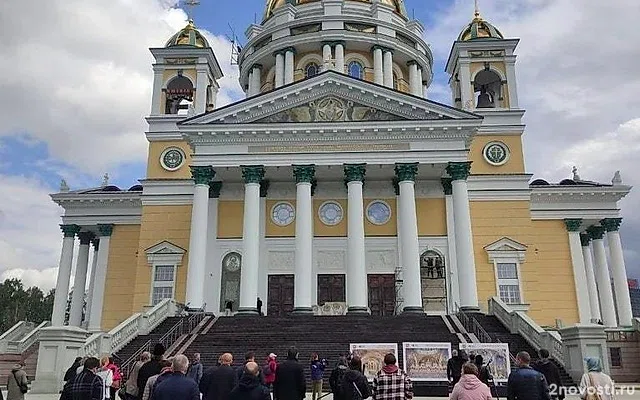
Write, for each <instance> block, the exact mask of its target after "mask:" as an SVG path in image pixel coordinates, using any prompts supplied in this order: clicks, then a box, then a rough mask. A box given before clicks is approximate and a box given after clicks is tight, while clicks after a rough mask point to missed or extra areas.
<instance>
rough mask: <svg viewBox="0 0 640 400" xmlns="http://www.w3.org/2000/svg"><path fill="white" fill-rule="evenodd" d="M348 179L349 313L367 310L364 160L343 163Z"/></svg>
mask: <svg viewBox="0 0 640 400" xmlns="http://www.w3.org/2000/svg"><path fill="white" fill-rule="evenodd" d="M344 173H345V177H346V180H347V192H348V195H347V199H348V202H349V204H348V207H347V214H348V218H347V306H348V307H349V308H348V311H347V312H348V313H351V314H358V313H367V312H368V305H369V304H368V303H369V301H368V300H369V299H368V297H369V296H368V295H367V286H368V285H367V266H366V262H365V248H364V204H363V196H362V183H363V182H364V176H365V173H366V166H365V165H364V164H346V165H345V166H344Z"/></svg>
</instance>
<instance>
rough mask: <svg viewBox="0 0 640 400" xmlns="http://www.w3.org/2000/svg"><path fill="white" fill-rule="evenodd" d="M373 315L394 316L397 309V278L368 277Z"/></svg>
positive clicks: (391, 276) (389, 275) (382, 275)
mask: <svg viewBox="0 0 640 400" xmlns="http://www.w3.org/2000/svg"><path fill="white" fill-rule="evenodd" d="M367 281H368V286H369V308H370V309H371V315H394V314H395V309H396V277H395V275H393V274H372V275H368V276H367Z"/></svg>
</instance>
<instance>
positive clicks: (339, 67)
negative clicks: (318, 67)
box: [335, 43, 344, 74]
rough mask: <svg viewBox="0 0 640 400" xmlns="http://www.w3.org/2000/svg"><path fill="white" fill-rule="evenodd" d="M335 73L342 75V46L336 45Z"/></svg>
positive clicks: (340, 44)
mask: <svg viewBox="0 0 640 400" xmlns="http://www.w3.org/2000/svg"><path fill="white" fill-rule="evenodd" d="M335 51H336V71H338V72H340V73H341V74H344V45H343V44H342V43H338V44H336V50H335Z"/></svg>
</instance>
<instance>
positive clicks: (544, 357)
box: [533, 349, 564, 400]
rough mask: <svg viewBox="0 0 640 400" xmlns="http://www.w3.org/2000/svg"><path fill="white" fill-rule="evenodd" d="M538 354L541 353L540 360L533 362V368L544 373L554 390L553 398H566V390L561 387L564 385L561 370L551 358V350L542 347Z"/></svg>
mask: <svg viewBox="0 0 640 400" xmlns="http://www.w3.org/2000/svg"><path fill="white" fill-rule="evenodd" d="M538 355H540V360H538V362H536V363H535V364H533V369H535V370H536V371H538V372H540V373H541V374H542V375H544V377H545V379H546V380H547V384H548V385H549V388H550V389H553V390H552V392H553V393H554V394H553V395H552V396H551V397H552V398H554V399H560V400H562V399H564V391H563V390H560V387H561V386H562V380H561V379H560V370H558V367H556V365H555V364H554V363H552V362H551V360H549V350H547V349H540V351H538Z"/></svg>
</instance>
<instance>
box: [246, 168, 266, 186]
mask: <svg viewBox="0 0 640 400" xmlns="http://www.w3.org/2000/svg"><path fill="white" fill-rule="evenodd" d="M241 167H242V179H244V183H258V184H259V183H261V182H262V180H263V179H264V167H263V166H262V165H242V166H241Z"/></svg>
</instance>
